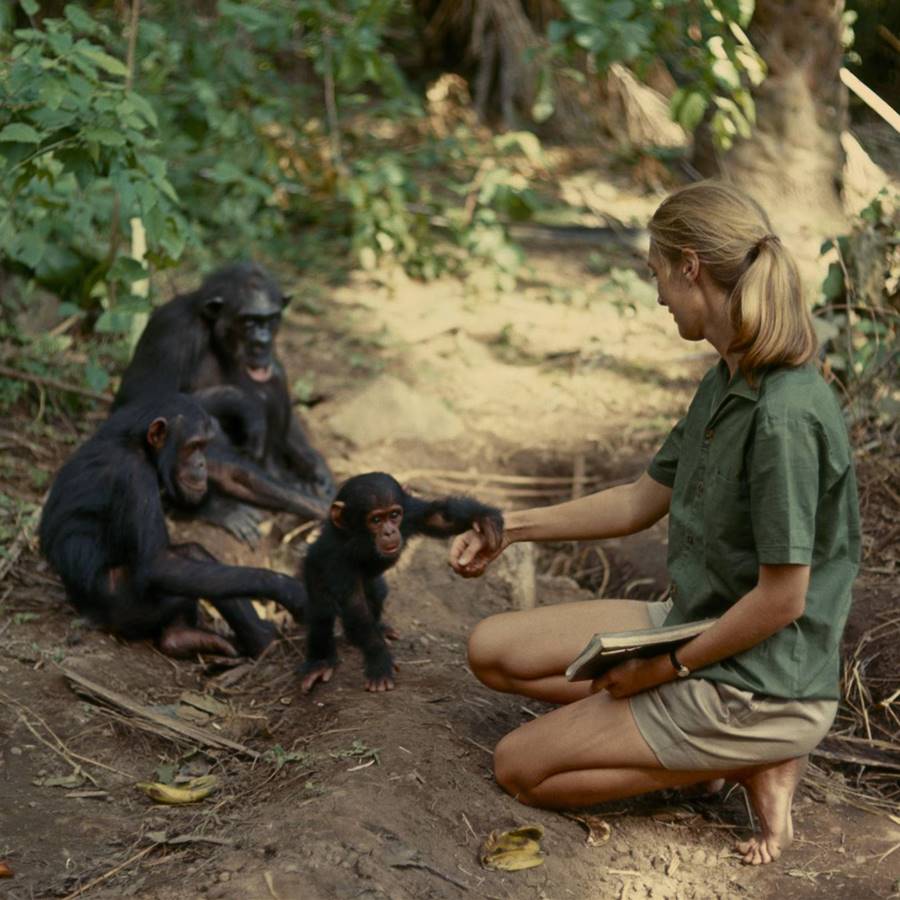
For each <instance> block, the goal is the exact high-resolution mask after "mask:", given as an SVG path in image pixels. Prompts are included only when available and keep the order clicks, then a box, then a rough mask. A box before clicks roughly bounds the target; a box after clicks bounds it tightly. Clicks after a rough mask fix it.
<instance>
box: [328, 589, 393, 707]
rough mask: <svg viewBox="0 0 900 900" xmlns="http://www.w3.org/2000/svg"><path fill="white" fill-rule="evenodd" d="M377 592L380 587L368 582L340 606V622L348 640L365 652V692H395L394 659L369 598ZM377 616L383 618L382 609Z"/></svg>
mask: <svg viewBox="0 0 900 900" xmlns="http://www.w3.org/2000/svg"><path fill="white" fill-rule="evenodd" d="M378 592H379V591H378V589H377V588H374V589H372V588H370V587H369V580H366V582H364V586H363V589H362V590H361V591H358V592H356V593H354V594H353V595H351V596H350V597H348V598H347V599H346V600H345V601H344V603H343V604H342V605H341V620H342V622H343V624H344V634H345V635H346V637H347V640H348V641H350V643H351V644H353V645H354V646H356V647H359V649H360V650H362V654H363V660H364V666H363V668H364V671H365V674H366V690H367V691H391V690H393V689H394V673H395V666H394V659H393V657H392V656H391V652H390V650H388V647H387V644H386V643H385V640H384V635H383V634H382V631H381V627H380V622H379V621H378V619H377V618H376V617H375V614H374V611H373V609H372V606H371V601H370V599H369V597H370V594H373V595H375V596H377V594H378ZM382 599H383V598H382ZM378 613H379V615H380V613H381V610H380V609H379V610H378Z"/></svg>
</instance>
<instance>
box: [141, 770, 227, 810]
mask: <svg viewBox="0 0 900 900" xmlns="http://www.w3.org/2000/svg"><path fill="white" fill-rule="evenodd" d="M218 786H219V779H218V778H216V776H215V775H201V776H200V777H199V778H192V779H191V780H190V781H187V782H185V783H184V784H179V785H174V784H161V783H160V782H158V781H140V782H138V783H137V784H136V785H135V787H138V788H140V789H141V790H142V791H143V792H144V793H145V794H146V795H147V796H148V797H149V798H150V799H151V800H154V801H155V802H156V803H171V804H178V803H196V802H197V801H198V800H203V799H204V798H205V797H208V796H209V795H210V794H211V793H212V792H213V791H214V790H216V788H218Z"/></svg>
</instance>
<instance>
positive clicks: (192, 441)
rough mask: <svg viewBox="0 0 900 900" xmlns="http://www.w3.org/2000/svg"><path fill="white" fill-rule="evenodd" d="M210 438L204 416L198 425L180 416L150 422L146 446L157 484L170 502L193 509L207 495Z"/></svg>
mask: <svg viewBox="0 0 900 900" xmlns="http://www.w3.org/2000/svg"><path fill="white" fill-rule="evenodd" d="M191 425H193V427H189V426H191ZM211 436H212V429H211V426H210V424H209V421H208V419H207V418H206V417H205V415H204V417H203V419H202V420H199V421H198V422H197V423H190V422H187V421H185V418H184V417H183V416H180V415H176V416H175V417H174V418H172V419H171V420H168V419H165V418H163V417H162V416H160V417H159V418H156V419H154V420H153V421H152V422H151V423H150V427H149V428H148V429H147V443H148V444H149V445H150V446H151V447H152V448H153V450H154V451H155V456H156V468H157V471H158V473H159V478H160V483H161V484H162V486H163V489H164V490H165V491H166V493H168V494H169V495H170V496H172V497H173V499H178V500H180V501H181V502H183V503H185V504H188V505H190V506H196V505H197V504H198V503H200V501H201V500H203V498H204V497H205V496H206V492H207V489H208V473H207V466H206V446H207V444H208V443H209V441H210V438H211Z"/></svg>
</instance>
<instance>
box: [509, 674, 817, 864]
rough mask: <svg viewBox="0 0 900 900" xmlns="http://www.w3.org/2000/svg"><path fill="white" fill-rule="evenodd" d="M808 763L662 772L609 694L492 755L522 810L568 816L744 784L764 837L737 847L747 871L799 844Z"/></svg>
mask: <svg viewBox="0 0 900 900" xmlns="http://www.w3.org/2000/svg"><path fill="white" fill-rule="evenodd" d="M805 766H806V757H802V758H800V759H789V760H785V761H784V762H778V763H767V764H765V765H759V766H748V767H743V768H741V769H736V770H726V769H722V770H718V771H717V770H710V769H703V770H699V771H688V770H674V769H664V768H663V767H662V766H661V765H660V764H659V761H658V760H657V759H656V757H655V756H654V754H653V751H652V750H651V749H650V747H649V746H648V744H647V742H646V741H645V740H644V738H643V736H642V735H641V733H640V731H639V729H638V727H637V725H636V724H635V721H634V718H633V716H632V714H631V708H630V705H629V703H628V701H627V700H616V699H615V698H613V697H611V696H610V695H609V694H607V693H605V692H601V693H598V694H593V695H591V696H589V697H586V698H584V699H582V700H578V701H575V702H573V703H569V704H568V705H566V706H561V707H559V708H558V709H555V710H553V711H552V712H549V713H547V714H546V715H543V716H540V717H539V718H537V719H535V720H534V721H531V722H526V723H525V724H524V725H522V726H521V727H519V728H517V729H516V730H515V731H512V732H510V733H509V734H508V735H506V736H505V737H504V738H503V739H502V740H501V741H500V743H499V744H498V745H497V748H496V750H495V751H494V774H495V777H496V779H497V782H498V784H499V785H500V786H501V787H502V788H503V789H504V790H505V791H506V792H507V793H509V794H510V795H512V796H513V797H514V798H515V799H516V800H518V801H519V802H520V803H524V804H526V805H528V806H539V807H542V808H545V809H570V808H573V807H581V806H593V805H594V804H597V803H604V802H607V801H610V800H621V799H623V798H625V797H634V796H637V795H638V794H646V793H649V792H650V791H657V790H662V789H663V788H676V787H683V786H685V785H689V784H697V783H701V782H708V781H709V780H710V779H715V778H727V779H728V780H730V781H737V782H739V783H740V784H742V785H743V786H744V787H745V788H746V790H747V793H748V795H749V797H750V803H751V805H752V806H753V810H754V812H755V813H756V816H757V818H758V819H759V824H760V832H759V834H757V835H754V836H753V837H752V838H751V839H750V840H748V841H742V842H739V843H738V844H737V845H736V849H737V851H738V852H739V853H740V854H741V855H742V857H743V861H744V862H745V863H747V864H749V865H761V864H765V863H769V862H772V861H773V860H775V859H778V857H779V856H780V855H781V853H782V851H784V850H785V849H786V848H787V847H788V846H789V845H790V843H791V840H792V839H793V827H792V822H791V803H792V800H793V796H794V791H795V789H796V787H797V784H798V783H799V781H800V777H801V776H802V774H803V769H804V768H805Z"/></svg>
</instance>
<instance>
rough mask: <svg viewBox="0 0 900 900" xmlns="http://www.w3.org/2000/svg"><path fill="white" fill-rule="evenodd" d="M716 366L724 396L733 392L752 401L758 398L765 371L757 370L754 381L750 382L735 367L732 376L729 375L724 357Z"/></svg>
mask: <svg viewBox="0 0 900 900" xmlns="http://www.w3.org/2000/svg"><path fill="white" fill-rule="evenodd" d="M718 368H719V379H720V381H721V383H722V385H723V386H724V388H725V395H724V396H725V397H728V396H730V395H732V394H734V395H735V396H737V397H743V398H744V399H745V400H752V401H753V402H754V403H755V402H756V401H757V400H759V389H760V386H761V385H762V380H763V378H764V377H765V372H757V373H756V379H755V381H756V383H755V384H750V383H749V382H748V381H747V379H746V378H745V377H744V373H743V372H742V371H741V370H740V369H737V370H736V371H735V373H734V377H731V376H730V375H729V372H728V364H727V363H726V362H725V360H724V359H720V360H719V367H718ZM729 379H730V380H729ZM723 399H724V398H723Z"/></svg>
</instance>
